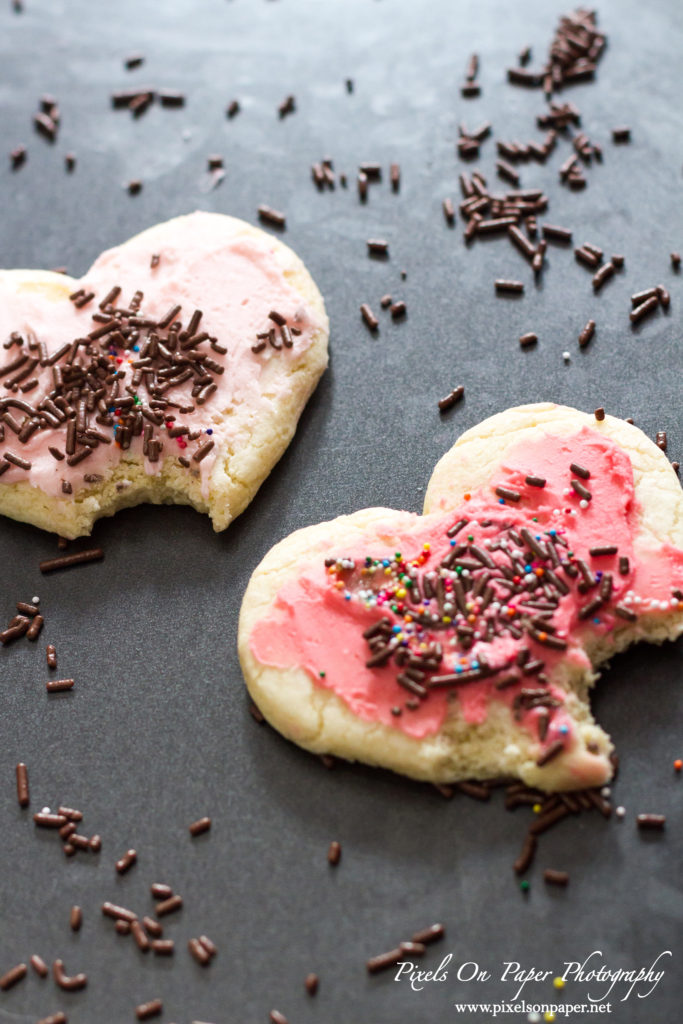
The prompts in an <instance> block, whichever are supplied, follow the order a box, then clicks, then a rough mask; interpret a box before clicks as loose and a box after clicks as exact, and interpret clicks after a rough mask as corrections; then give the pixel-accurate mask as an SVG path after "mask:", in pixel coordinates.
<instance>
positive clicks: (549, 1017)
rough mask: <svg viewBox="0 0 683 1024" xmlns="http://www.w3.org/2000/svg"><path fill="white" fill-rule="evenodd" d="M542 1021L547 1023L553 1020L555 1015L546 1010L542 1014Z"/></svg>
mask: <svg viewBox="0 0 683 1024" xmlns="http://www.w3.org/2000/svg"><path fill="white" fill-rule="evenodd" d="M543 1020H547V1021H551V1020H555V1014H554V1013H553V1011H552V1010H546V1011H545V1013H544V1014H543Z"/></svg>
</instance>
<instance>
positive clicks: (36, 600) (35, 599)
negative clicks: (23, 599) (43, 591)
mask: <svg viewBox="0 0 683 1024" xmlns="http://www.w3.org/2000/svg"><path fill="white" fill-rule="evenodd" d="M31 603H32V604H40V598H39V597H38V596H37V595H36V596H35V597H32V598H31Z"/></svg>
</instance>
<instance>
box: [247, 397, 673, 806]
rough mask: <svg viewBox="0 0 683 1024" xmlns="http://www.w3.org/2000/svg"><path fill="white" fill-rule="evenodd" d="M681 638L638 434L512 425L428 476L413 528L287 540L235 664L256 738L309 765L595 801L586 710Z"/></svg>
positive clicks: (363, 526)
mask: <svg viewBox="0 0 683 1024" xmlns="http://www.w3.org/2000/svg"><path fill="white" fill-rule="evenodd" d="M681 632H683V497H682V494H681V488H680V485H679V482H678V480H677V478H676V475H675V473H674V471H673V469H672V468H671V466H670V465H669V463H668V460H667V459H666V456H665V455H664V454H663V452H661V451H660V450H659V449H658V448H657V447H656V446H655V445H654V444H653V443H652V442H651V441H649V440H648V438H647V437H646V436H645V435H644V434H643V433H642V432H641V431H640V430H638V429H637V428H636V427H634V426H630V425H629V424H627V423H625V422H623V421H621V420H617V419H614V418H613V417H610V416H607V417H606V418H605V419H604V420H602V421H601V422H598V421H596V419H595V418H594V417H593V416H588V415H586V414H584V413H581V412H578V411H577V410H575V409H570V408H567V407H562V406H555V405H551V404H538V405H529V406H522V407H518V408H514V409H509V410H507V411H506V412H503V413H500V414H499V415H497V416H493V417H492V418H490V419H488V420H485V421H484V422H483V423H481V424H479V426H477V427H475V428H473V429H472V430H469V431H468V432H467V433H465V434H464V435H463V436H462V437H461V438H460V439H459V440H458V441H457V442H456V444H455V445H454V446H453V448H452V449H451V450H450V451H449V452H448V453H447V454H446V455H445V456H444V457H443V458H442V459H441V461H440V462H439V463H438V465H437V466H436V468H435V470H434V472H433V474H432V477H431V480H430V483H429V486H428V489H427V494H426V497H425V507H424V514H423V515H422V516H419V515H414V514H411V513H409V512H398V511H394V510H392V509H382V508H372V509H363V510H361V511H359V512H356V513H354V514H352V515H349V516H341V517H340V518H338V519H335V520H332V521H331V522H328V523H320V524H318V525H316V526H311V527H308V528H306V529H303V530H299V531H298V532H296V533H293V534H292V535H291V536H289V537H287V538H286V539H285V540H283V541H281V542H280V543H279V544H277V545H276V546H275V547H274V548H273V549H272V550H271V551H270V552H269V553H268V555H266V557H265V558H264V559H263V561H262V562H261V564H260V565H259V566H258V568H257V569H256V570H255V572H254V574H253V576H252V578H251V581H250V583H249V586H248V588H247V591H246V594H245V596H244V601H243V604H242V610H241V616H240V626H239V653H240V659H241V663H242V667H243V671H244V675H245V679H246V682H247V686H248V688H249V690H250V693H251V695H252V696H253V698H254V700H255V702H256V704H257V705H258V707H259V708H260V709H261V711H262V712H263V714H264V715H265V717H266V718H267V719H268V721H269V722H270V723H271V724H272V725H273V726H274V727H275V728H276V729H278V730H279V731H280V732H281V733H283V735H285V736H287V737H288V738H290V739H292V740H294V741H295V742H296V743H298V744H300V745H301V746H303V747H305V748H307V749H308V750H311V751H314V752H316V753H318V754H323V753H326V754H334V755H338V756H340V757H343V758H348V759H350V760H361V761H365V762H368V763H370V764H375V765H380V766H383V767H386V768H391V769H393V770H395V771H398V772H402V773H404V774H406V775H410V776H412V777H414V778H417V779H424V780H429V781H432V782H439V783H446V782H455V781H459V780H464V779H472V778H476V779H492V778H497V777H505V778H508V777H516V778H519V779H521V780H522V781H523V782H525V783H526V784H527V785H529V786H535V787H538V788H540V789H543V790H547V791H550V790H557V789H573V788H584V787H592V786H599V785H602V784H603V783H605V782H606V781H607V780H608V779H609V778H610V777H611V773H612V766H611V761H610V754H611V750H612V746H611V743H610V740H609V737H608V736H607V735H606V734H605V733H604V731H603V730H602V729H601V728H600V727H599V726H598V725H597V724H596V723H595V722H594V721H593V718H592V716H591V712H590V706H589V700H588V694H589V690H590V687H591V686H592V684H593V683H594V681H595V679H596V678H597V671H596V670H597V668H598V667H599V666H600V665H602V664H604V663H605V662H606V661H608V660H609V658H611V657H612V655H614V654H615V653H616V652H618V651H621V650H623V649H624V648H625V647H627V646H628V645H629V644H631V643H633V642H634V641H637V640H648V641H652V642H656V643H659V642H661V641H663V640H666V639H673V638H675V637H677V636H678V635H679V634H680V633H681Z"/></svg>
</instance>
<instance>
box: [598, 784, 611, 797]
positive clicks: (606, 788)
mask: <svg viewBox="0 0 683 1024" xmlns="http://www.w3.org/2000/svg"><path fill="white" fill-rule="evenodd" d="M600 795H601V796H604V798H605V800H609V798H610V796H611V795H612V790H611V789H610V788H609V786H603V787H602V789H601V790H600Z"/></svg>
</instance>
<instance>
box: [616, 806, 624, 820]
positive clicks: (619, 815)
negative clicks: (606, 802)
mask: <svg viewBox="0 0 683 1024" xmlns="http://www.w3.org/2000/svg"><path fill="white" fill-rule="evenodd" d="M614 813H615V814H616V816H617V818H618V819H619V821H621V819H622V818H623V817H624V815H625V814H626V808H625V807H617V809H616V811H615V812H614Z"/></svg>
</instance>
